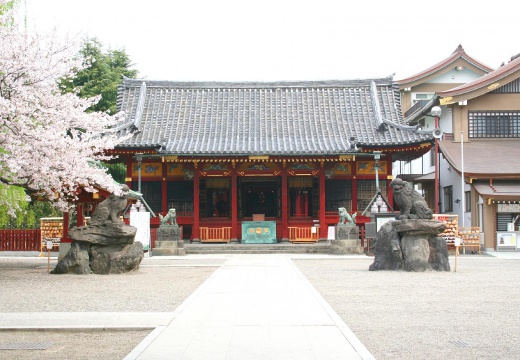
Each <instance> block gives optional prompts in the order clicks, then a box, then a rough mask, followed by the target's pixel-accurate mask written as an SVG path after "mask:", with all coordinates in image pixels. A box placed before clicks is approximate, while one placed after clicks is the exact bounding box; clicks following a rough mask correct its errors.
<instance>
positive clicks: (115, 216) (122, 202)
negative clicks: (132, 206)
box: [88, 185, 130, 225]
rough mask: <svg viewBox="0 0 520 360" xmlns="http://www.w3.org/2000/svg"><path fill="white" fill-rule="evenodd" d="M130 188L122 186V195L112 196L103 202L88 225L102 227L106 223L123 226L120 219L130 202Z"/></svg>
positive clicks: (97, 207)
mask: <svg viewBox="0 0 520 360" xmlns="http://www.w3.org/2000/svg"><path fill="white" fill-rule="evenodd" d="M129 191H130V188H129V187H128V186H126V185H123V186H121V195H120V196H117V195H116V194H114V193H112V194H110V195H109V196H108V197H107V198H106V199H105V200H103V201H102V202H101V203H100V204H99V205H98V206H96V210H94V213H93V214H92V218H91V219H90V220H89V221H88V225H102V224H104V223H110V222H111V223H114V224H121V223H123V224H124V222H122V221H121V219H120V218H119V217H120V216H121V214H122V213H123V211H124V210H125V209H126V206H127V201H128V193H129Z"/></svg>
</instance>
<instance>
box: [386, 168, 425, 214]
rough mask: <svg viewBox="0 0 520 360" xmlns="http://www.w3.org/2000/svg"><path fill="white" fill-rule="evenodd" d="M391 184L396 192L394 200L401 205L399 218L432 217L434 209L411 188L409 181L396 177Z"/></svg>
mask: <svg viewBox="0 0 520 360" xmlns="http://www.w3.org/2000/svg"><path fill="white" fill-rule="evenodd" d="M390 186H391V187H392V190H393V192H394V201H395V203H396V204H397V206H398V207H399V216H398V219H399V220H403V219H426V220H430V219H431V218H432V215H433V212H432V209H430V208H429V207H428V204H427V203H426V200H424V198H423V197H422V196H421V194H419V193H418V192H417V191H415V190H414V189H413V188H411V187H410V186H409V185H408V183H407V182H406V181H404V180H402V179H400V178H395V179H394V180H393V181H392V182H391V183H390Z"/></svg>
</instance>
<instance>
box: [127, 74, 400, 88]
mask: <svg viewBox="0 0 520 360" xmlns="http://www.w3.org/2000/svg"><path fill="white" fill-rule="evenodd" d="M143 82H146V86H147V87H149V88H150V87H168V88H183V89H190V88H193V89H201V88H209V89H218V88H232V89H239V88H241V89H248V88H273V87H281V88H302V87H305V88H307V87H316V88H320V87H359V86H370V83H371V82H375V83H376V84H377V85H391V84H393V83H394V80H393V76H388V77H384V78H368V79H345V80H309V81H170V80H147V79H130V78H127V77H124V78H123V84H122V85H123V86H128V87H132V86H133V87H139V86H141V84H142V83H143Z"/></svg>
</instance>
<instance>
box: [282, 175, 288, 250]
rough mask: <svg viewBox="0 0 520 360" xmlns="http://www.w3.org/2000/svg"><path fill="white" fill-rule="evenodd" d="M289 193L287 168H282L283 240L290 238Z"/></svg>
mask: <svg viewBox="0 0 520 360" xmlns="http://www.w3.org/2000/svg"><path fill="white" fill-rule="evenodd" d="M288 198H289V196H288V194H287V169H285V166H284V168H283V170H282V241H288V240H289V233H288V231H289V229H288V226H289V221H288V220H289V219H288V213H289V211H288Z"/></svg>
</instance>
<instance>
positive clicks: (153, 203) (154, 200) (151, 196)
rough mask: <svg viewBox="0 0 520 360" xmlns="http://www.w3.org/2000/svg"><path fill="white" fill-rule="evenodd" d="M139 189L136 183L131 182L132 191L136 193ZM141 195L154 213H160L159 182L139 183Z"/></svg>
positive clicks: (160, 183)
mask: <svg viewBox="0 0 520 360" xmlns="http://www.w3.org/2000/svg"><path fill="white" fill-rule="evenodd" d="M138 188H139V182H138V181H132V190H134V191H137V189H138ZM141 193H142V194H143V199H144V201H146V203H147V204H148V206H150V208H151V209H152V211H153V212H154V213H156V214H157V213H160V212H161V211H162V182H161V181H143V182H142V183H141Z"/></svg>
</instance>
